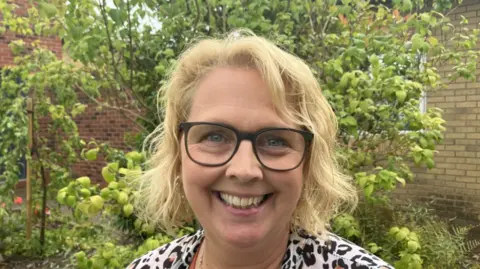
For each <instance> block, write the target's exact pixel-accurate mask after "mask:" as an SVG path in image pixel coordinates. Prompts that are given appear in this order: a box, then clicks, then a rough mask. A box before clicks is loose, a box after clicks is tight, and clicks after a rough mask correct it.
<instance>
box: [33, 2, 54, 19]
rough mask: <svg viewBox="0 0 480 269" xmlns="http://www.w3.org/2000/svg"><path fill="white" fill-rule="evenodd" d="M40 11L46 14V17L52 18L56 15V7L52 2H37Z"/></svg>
mask: <svg viewBox="0 0 480 269" xmlns="http://www.w3.org/2000/svg"><path fill="white" fill-rule="evenodd" d="M38 7H39V9H40V13H41V14H44V15H46V16H47V17H48V18H52V17H54V16H55V15H57V11H58V10H57V7H56V6H55V5H54V4H50V3H45V2H40V3H38Z"/></svg>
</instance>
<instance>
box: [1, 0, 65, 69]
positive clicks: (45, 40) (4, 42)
mask: <svg viewBox="0 0 480 269" xmlns="http://www.w3.org/2000/svg"><path fill="white" fill-rule="evenodd" d="M15 4H16V5H18V8H17V10H16V13H17V14H18V15H25V14H26V12H27V9H28V0H16V1H15ZM1 21H3V16H2V14H1V13H0V22H1ZM19 39H22V40H23V41H24V42H25V43H26V44H29V43H31V42H32V41H34V40H38V37H26V36H21V35H16V34H14V33H12V32H11V31H9V30H8V29H7V30H6V31H5V34H4V35H3V36H0V68H1V67H3V66H5V65H11V64H13V55H12V52H11V51H10V48H9V47H8V45H9V44H10V42H12V41H15V40H19ZM40 44H41V45H43V46H45V47H47V48H49V49H50V50H51V51H53V52H54V53H55V54H56V55H57V57H62V42H61V40H60V39H59V38H58V37H42V38H40Z"/></svg>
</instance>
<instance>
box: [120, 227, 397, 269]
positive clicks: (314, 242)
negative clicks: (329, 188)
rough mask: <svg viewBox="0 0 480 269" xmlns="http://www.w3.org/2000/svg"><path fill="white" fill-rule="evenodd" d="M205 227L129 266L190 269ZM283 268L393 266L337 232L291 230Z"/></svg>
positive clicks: (135, 268) (372, 268) (131, 268)
mask: <svg viewBox="0 0 480 269" xmlns="http://www.w3.org/2000/svg"><path fill="white" fill-rule="evenodd" d="M203 236H204V233H203V230H198V231H197V232H195V233H193V234H190V235H186V236H183V237H181V238H178V239H176V240H174V241H172V242H170V243H168V244H166V245H164V246H161V247H160V248H157V249H155V250H152V251H150V252H149V253H147V254H145V255H144V256H142V257H140V258H138V259H136V260H134V261H133V262H132V263H131V264H130V265H129V266H128V267H127V269H188V268H189V265H190V263H191V262H192V260H193V257H194V255H195V253H196V251H197V250H198V248H199V246H200V243H201V242H202V239H203ZM281 268H282V269H302V268H315V269H317V268H318V269H394V268H393V267H392V266H391V265H388V264H387V263H385V262H384V261H382V260H381V259H380V258H378V257H376V256H375V255H373V254H371V253H369V252H367V251H366V250H364V249H363V248H361V247H359V246H357V245H355V244H353V243H352V242H349V241H348V240H345V239H343V238H341V237H339V236H337V235H335V234H332V233H328V240H323V239H320V238H318V237H316V236H312V235H308V234H304V233H301V232H300V233H291V234H290V239H289V242H288V247H287V250H286V252H285V256H284V258H283V261H282V266H281Z"/></svg>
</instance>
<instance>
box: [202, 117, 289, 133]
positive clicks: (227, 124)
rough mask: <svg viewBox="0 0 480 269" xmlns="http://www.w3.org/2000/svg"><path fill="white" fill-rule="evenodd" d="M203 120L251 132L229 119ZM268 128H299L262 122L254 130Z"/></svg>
mask: <svg viewBox="0 0 480 269" xmlns="http://www.w3.org/2000/svg"><path fill="white" fill-rule="evenodd" d="M197 121H198V122H200V120H197ZM201 121H203V122H209V123H219V124H223V125H225V126H228V127H230V128H233V129H235V130H238V131H242V132H249V131H247V130H245V129H243V128H238V127H235V126H233V125H232V124H230V123H228V122H227V121H224V120H216V119H209V120H201ZM267 128H289V129H297V128H296V127H293V126H289V125H286V124H284V123H280V124H279V123H267V124H262V125H261V127H259V128H255V129H254V130H253V132H257V131H260V130H262V129H267Z"/></svg>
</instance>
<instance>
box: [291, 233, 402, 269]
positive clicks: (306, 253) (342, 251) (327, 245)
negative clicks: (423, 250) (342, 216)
mask: <svg viewBox="0 0 480 269" xmlns="http://www.w3.org/2000/svg"><path fill="white" fill-rule="evenodd" d="M297 263H303V264H304V265H305V267H307V268H321V269H336V268H351V269H393V267H392V266H391V265H389V264H388V263H386V262H385V261H383V260H382V259H380V258H379V257H377V256H375V255H373V254H371V253H369V252H368V251H367V250H365V249H363V248H361V247H359V246H357V245H356V244H354V243H352V242H350V241H348V240H346V239H344V238H342V237H340V236H338V235H336V234H333V233H326V234H325V236H323V237H317V236H313V235H309V234H306V233H302V232H298V233H292V235H291V236H290V241H289V247H288V250H287V253H286V255H285V258H284V263H283V266H282V269H287V268H297V266H298V264H297Z"/></svg>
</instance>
